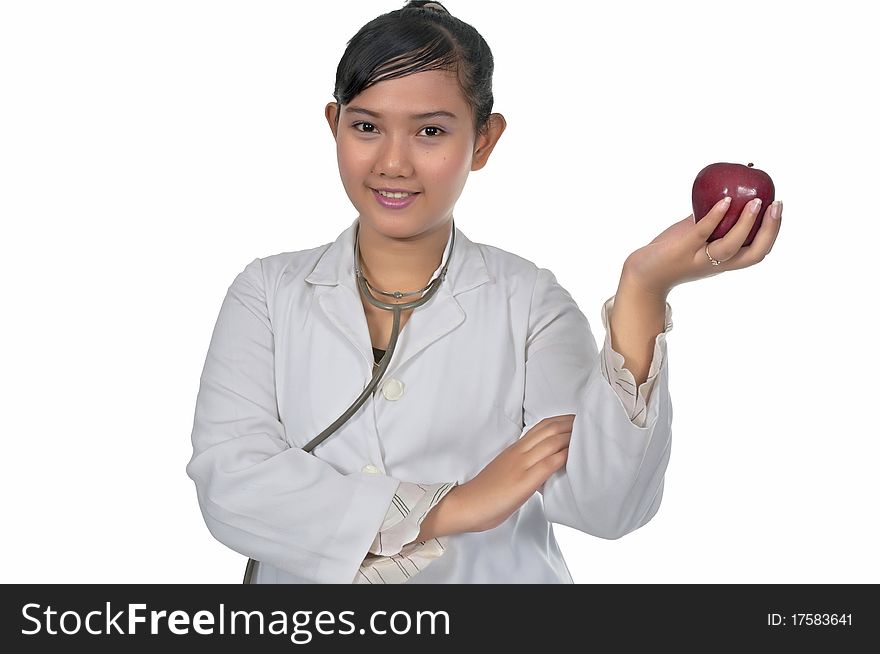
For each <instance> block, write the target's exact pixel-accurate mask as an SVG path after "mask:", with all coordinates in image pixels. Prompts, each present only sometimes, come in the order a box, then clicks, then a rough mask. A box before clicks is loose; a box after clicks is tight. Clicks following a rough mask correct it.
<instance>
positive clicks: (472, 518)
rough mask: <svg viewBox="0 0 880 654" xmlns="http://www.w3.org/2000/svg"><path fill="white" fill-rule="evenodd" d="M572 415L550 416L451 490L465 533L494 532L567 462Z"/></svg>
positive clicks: (572, 422)
mask: <svg viewBox="0 0 880 654" xmlns="http://www.w3.org/2000/svg"><path fill="white" fill-rule="evenodd" d="M574 418H575V416H574V415H573V414H570V413H569V414H565V415H561V416H551V417H549V418H544V419H543V420H541V421H540V422H538V423H536V424H535V426H534V427H532V428H531V429H530V430H529V431H528V432H527V433H526V434H525V435H524V436H523V437H522V438H520V439H519V440H518V441H517V442H516V443H514V444H513V445H511V446H509V447H508V448H507V449H505V450H504V451H503V452H501V454H499V455H498V456H497V457H495V458H494V459H493V460H492V461H491V462H490V463H489V464H488V465H487V466H486V467H485V468H483V469H482V470H481V471H480V473H479V474H478V475H477V476H476V477H474V478H473V479H471V480H470V481H468V482H465V483H464V484H460V485H459V486H458V487H456V488H455V489H454V491H451V492H450V493H449V495H451V494H452V493H453V492H454V493H455V502H456V504H457V509H458V511H460V512H461V515H460V517H461V518H462V519H464V520H465V522H466V524H467V525H468V526H469V528H468V529H467V530H466V531H486V530H488V529H494V528H495V527H497V526H498V525H500V524H501V523H502V522H504V521H505V520H507V518H509V517H510V516H511V515H512V514H513V513H514V511H516V510H517V509H519V507H521V506H522V505H523V504H524V503H525V502H526V500H528V499H529V498H530V497H531V496H532V495H533V494H534V493H535V491H537V490H538V489H539V488H540V487H541V486H542V485H543V484H544V482H545V481H547V479H548V478H549V477H550V476H551V475H552V474H553V473H554V472H556V471H557V470H559V469H560V468H561V467H563V466H564V465H565V462H566V461H567V460H568V443H569V441H570V440H571V429H572V425H573V424H574Z"/></svg>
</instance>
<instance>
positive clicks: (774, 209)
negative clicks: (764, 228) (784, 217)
mask: <svg viewBox="0 0 880 654" xmlns="http://www.w3.org/2000/svg"><path fill="white" fill-rule="evenodd" d="M780 213H782V202H780V201H779V200H777V201H776V202H774V203H773V204H771V205H770V217H771V218H776V219H777V220H779V214H780Z"/></svg>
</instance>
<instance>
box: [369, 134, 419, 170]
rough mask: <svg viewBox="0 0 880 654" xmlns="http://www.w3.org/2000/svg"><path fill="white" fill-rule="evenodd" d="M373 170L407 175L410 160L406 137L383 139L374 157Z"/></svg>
mask: <svg viewBox="0 0 880 654" xmlns="http://www.w3.org/2000/svg"><path fill="white" fill-rule="evenodd" d="M373 172H375V173H386V174H388V175H403V176H408V175H409V174H410V173H411V172H412V161H411V157H410V153H409V148H408V144H407V142H406V137H389V138H386V139H385V140H384V142H383V143H382V147H381V148H380V149H379V152H378V154H377V157H376V164H375V166H374V170H373Z"/></svg>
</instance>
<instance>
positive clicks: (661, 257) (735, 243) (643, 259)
mask: <svg viewBox="0 0 880 654" xmlns="http://www.w3.org/2000/svg"><path fill="white" fill-rule="evenodd" d="M753 204H754V201H752V202H750V203H748V204H746V206H745V207H744V208H743V212H742V214H740V217H739V219H738V220H737V222H736V224H735V225H734V226H733V227H732V228H731V229H730V231H728V232H727V234H725V235H724V236H723V237H721V238H720V239H717V240H715V241H712V242H711V243H709V253H710V254H711V255H712V258H713V259H715V260H716V261H720V262H722V263H721V264H720V265H717V266H716V265H713V264H712V262H711V261H710V260H709V257H707V256H706V241H707V240H708V239H709V236H710V235H711V234H712V232H713V231H715V228H716V227H717V226H718V224H719V223H720V222H721V219H722V218H724V214H725V213H727V209H728V207H729V206H730V205H729V204H728V203H727V202H725V201H724V200H720V201H719V202H718V203H717V204H716V205H715V206H714V207H713V208H712V209H711V210H710V211H709V213H708V214H706V216H705V217H704V218H703V219H701V220H700V221H699V222H697V223H694V216H693V214H691V215H690V216H688V217H687V218H685V219H684V220H681V221H679V222H677V223H675V224H673V225H671V226H670V227H668V228H667V229H666V230H664V231H663V232H662V233H661V234H660V235H659V236H657V238H655V239H654V240H653V241H651V242H650V243H649V244H648V245H646V246H644V247H641V248H639V249H638V250H636V251H635V252H633V253H632V254H631V255H629V257H627V259H626V263H625V264H624V272H625V273H626V274H627V276H628V277H629V278H630V279H631V280H632V281H634V282H635V283H637V284H638V285H639V286H640V287H641V288H642V289H643V290H644V291H646V292H648V293H651V294H654V295H657V296H659V297H663V298H665V297H666V296H667V295H668V293H669V291H671V290H672V289H673V288H674V287H675V286H677V285H679V284H682V283H684V282H690V281H694V280H696V279H702V278H703V277H712V276H714V275H717V274H719V273H723V272H727V271H728V270H738V269H740V268H748V267H749V266H753V265H755V264H756V263H760V262H761V261H763V260H764V257H766V256H767V254H768V253H769V252H770V250H772V249H773V243H775V242H776V237H777V236H778V235H779V228H780V225H781V220H777V219H774V218H773V217H771V213H772V212H773V210H774V209H777V208H778V211H779V216H780V218H781V216H782V203H779V204H778V205H777V206H774V205H775V204H776V203H773V204H771V205H770V206H769V207H768V208H767V211H765V212H764V217H763V219H762V222H761V227H759V228H758V232H757V234H755V238H754V240H753V241H752V243H751V244H750V245H748V246H746V247H742V244H743V243H744V242H745V240H746V238H747V237H748V235H749V232H750V231H751V230H752V227H753V226H754V224H755V219H756V218H757V217H758V213H759V212H758V211H753V210H752V208H753Z"/></svg>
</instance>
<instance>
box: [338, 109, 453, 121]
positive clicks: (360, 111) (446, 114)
mask: <svg viewBox="0 0 880 654" xmlns="http://www.w3.org/2000/svg"><path fill="white" fill-rule="evenodd" d="M347 111H348V112H350V113H353V114H366V115H367V116H372V117H373V118H381V117H382V114H380V113H377V112H375V111H370V110H369V109H364V108H363V107H348V108H347ZM438 117H446V118H452V119H453V120H457V119H458V116H456V115H455V114H454V113H452V112H451V111H445V110H442V109H440V110H438V111H428V112H425V113H423V114H412V115H411V116H410V118H411V119H412V120H423V119H425V118H438Z"/></svg>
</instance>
